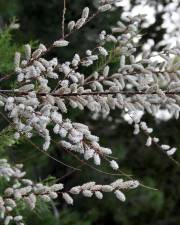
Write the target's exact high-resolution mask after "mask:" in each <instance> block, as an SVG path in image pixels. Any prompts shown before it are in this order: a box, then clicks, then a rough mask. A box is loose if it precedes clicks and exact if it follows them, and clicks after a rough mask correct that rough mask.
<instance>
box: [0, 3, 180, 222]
mask: <svg viewBox="0 0 180 225" xmlns="http://www.w3.org/2000/svg"><path fill="white" fill-rule="evenodd" d="M116 2H117V1H114V0H101V1H100V2H99V8H98V10H97V12H96V13H94V14H93V15H91V14H90V10H89V8H88V7H86V8H84V9H83V11H82V16H81V18H80V19H78V20H77V21H70V22H69V23H68V25H67V28H66V27H65V13H66V1H64V11H63V19H62V36H61V38H59V39H58V40H55V41H54V42H53V43H52V45H50V46H49V47H46V46H45V45H44V44H40V45H39V47H38V48H37V49H35V50H34V49H32V48H31V46H30V44H26V45H25V46H24V53H25V54H24V55H22V54H21V53H20V52H16V54H15V59H14V67H15V68H14V72H13V73H11V74H7V75H4V76H3V77H2V78H1V79H0V82H4V81H6V80H8V79H9V78H11V76H12V75H14V74H16V86H15V88H13V89H11V88H10V89H1V90H0V106H1V107H2V109H3V110H4V112H3V113H2V116H3V117H4V118H5V120H6V121H8V123H9V127H11V129H12V130H13V133H14V139H15V140H14V141H16V140H18V139H20V138H21V137H23V138H25V139H27V140H30V139H31V138H32V137H33V136H34V135H38V137H41V138H43V140H44V143H43V146H42V149H43V151H44V152H47V154H48V149H49V147H50V145H51V144H53V143H54V140H53V139H52V137H51V132H53V133H54V134H55V135H57V136H59V143H58V144H60V145H61V147H62V149H64V151H66V152H68V153H69V154H72V155H73V156H75V157H78V159H79V155H81V156H82V158H83V159H80V161H81V162H82V163H85V164H86V162H87V161H89V160H93V161H94V164H95V166H100V165H101V161H103V160H104V161H106V162H107V163H108V164H109V166H110V167H111V168H112V170H114V171H116V172H117V174H118V173H119V174H121V175H124V176H126V178H127V180H126V181H124V180H123V179H117V180H115V181H113V182H112V183H110V184H105V185H104V184H96V183H95V182H94V181H90V182H88V183H85V184H83V185H78V186H75V187H72V188H71V189H69V190H66V189H65V188H64V184H62V183H56V184H53V185H51V186H48V185H46V184H43V183H35V182H33V181H32V180H29V179H27V178H25V174H26V173H25V172H24V171H22V167H23V165H21V164H17V165H10V164H9V163H8V161H7V160H6V159H1V160H0V177H2V179H6V180H7V182H8V187H6V189H5V190H4V191H3V193H2V195H1V197H0V212H1V218H2V220H3V222H4V224H5V225H8V224H9V223H10V222H14V223H15V224H18V225H23V224H24V223H23V217H22V215H19V214H18V213H17V210H16V209H17V208H18V205H19V204H20V203H22V204H26V205H27V206H29V208H30V209H34V208H35V207H36V202H37V199H38V198H40V199H42V200H43V201H44V202H49V201H52V200H54V199H56V198H57V197H58V196H60V197H62V198H63V199H64V200H65V202H66V203H67V204H70V205H72V204H73V201H74V200H73V196H74V195H79V194H82V195H83V196H85V197H92V196H93V195H94V196H95V197H96V198H98V199H102V198H103V194H104V193H105V192H113V193H114V194H115V196H116V197H117V199H119V200H120V201H122V202H124V201H125V199H126V197H125V193H124V192H125V191H126V190H128V189H134V188H137V187H138V186H144V185H143V184H141V183H140V182H139V181H137V180H134V179H132V178H131V176H129V175H126V174H123V173H122V171H120V170H119V165H118V162H117V160H116V159H115V158H114V157H113V156H111V154H112V152H113V150H111V149H109V148H108V147H104V146H101V144H100V141H99V137H97V136H95V135H94V134H92V133H91V131H90V129H89V127H88V126H87V125H86V124H83V123H79V122H75V121H72V120H71V119H70V118H69V117H68V116H67V115H68V114H67V113H68V112H69V111H70V110H71V109H75V108H77V109H79V110H82V111H83V110H84V111H85V110H86V111H90V113H91V115H92V117H93V118H96V119H98V118H100V117H103V118H104V119H107V118H108V117H109V115H110V113H111V111H113V110H115V109H117V110H119V111H120V112H121V113H122V116H124V115H128V116H129V120H128V121H129V123H131V124H132V126H133V127H134V134H135V135H137V134H139V132H143V133H144V134H145V135H146V136H147V142H146V146H147V147H150V146H151V145H152V144H155V145H156V146H157V147H158V148H160V149H161V150H162V152H163V153H164V154H166V155H167V156H168V157H169V158H170V159H172V160H174V159H173V158H172V155H173V154H174V153H175V152H176V147H173V146H169V145H167V144H164V143H160V140H159V138H158V137H155V136H154V135H153V129H152V128H150V127H148V125H147V124H146V122H145V121H142V115H143V114H146V113H148V114H151V115H152V116H154V117H155V116H156V113H157V112H158V111H159V110H160V109H167V110H168V111H169V112H170V113H171V115H172V116H173V117H175V118H176V119H178V118H179V111H180V106H179V105H180V97H179V92H180V81H179V77H180V70H179V65H180V64H179V62H178V61H177V59H178V57H179V55H180V48H179V47H176V48H172V49H169V48H168V47H166V48H164V49H163V51H162V52H159V53H158V56H159V58H161V60H160V61H158V60H157V53H156V54H154V53H153V52H146V51H144V52H142V53H141V54H140V55H139V56H138V57H137V47H138V44H139V42H138V40H139V37H140V28H141V22H142V21H143V20H145V17H144V15H139V16H135V17H131V16H127V17H123V18H122V20H121V21H117V24H116V25H115V26H114V27H112V32H109V33H108V32H107V31H101V32H100V34H99V36H98V40H97V45H96V46H95V47H94V48H93V49H88V50H87V51H86V52H85V53H84V55H83V56H80V55H79V54H77V53H76V54H75V55H74V57H73V58H72V59H70V60H69V61H65V62H62V63H60V61H59V59H57V58H52V59H48V57H46V55H47V53H49V52H51V51H52V50H54V49H56V48H68V47H69V46H70V44H71V43H70V41H69V37H70V36H71V35H73V34H74V32H76V31H78V30H79V29H81V28H82V27H83V26H85V25H86V24H88V23H89V22H90V21H91V20H92V19H94V18H95V17H96V16H98V15H99V14H101V13H105V12H108V11H109V10H111V9H112V8H114V7H115V4H116ZM113 58H115V59H116V60H117V61H118V63H117V66H116V68H114V67H111V61H112V60H113ZM62 60H63V59H61V61H62ZM98 62H101V63H100V66H99V67H98V68H97V69H96V68H95V66H94V65H96V64H97V63H98ZM87 67H88V68H90V70H88V71H92V72H90V73H89V74H88V72H87V74H86V73H84V72H82V71H84V70H83V69H82V68H87ZM52 126H53V128H52V129H51V127H52ZM88 165H89V164H88Z"/></svg>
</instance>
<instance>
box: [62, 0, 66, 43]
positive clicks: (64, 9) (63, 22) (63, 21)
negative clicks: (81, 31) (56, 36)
mask: <svg viewBox="0 0 180 225" xmlns="http://www.w3.org/2000/svg"><path fill="white" fill-rule="evenodd" d="M65 15H66V0H64V8H63V16H62V39H64V34H65V32H64V26H65Z"/></svg>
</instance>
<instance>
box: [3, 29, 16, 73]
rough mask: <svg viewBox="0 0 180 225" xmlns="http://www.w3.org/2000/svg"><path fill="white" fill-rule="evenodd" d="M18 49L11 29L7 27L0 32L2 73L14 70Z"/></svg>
mask: <svg viewBox="0 0 180 225" xmlns="http://www.w3.org/2000/svg"><path fill="white" fill-rule="evenodd" d="M17 49H18V48H17V45H16V44H14V43H12V35H11V29H10V28H9V27H7V28H5V29H4V30H3V31H2V32H1V33H0V74H3V75H4V74H5V73H7V72H10V71H12V70H13V58H14V53H15V51H16V50H17ZM1 76H2V75H1Z"/></svg>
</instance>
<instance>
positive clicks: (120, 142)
mask: <svg viewBox="0 0 180 225" xmlns="http://www.w3.org/2000/svg"><path fill="white" fill-rule="evenodd" d="M154 2H155V3H157V2H162V4H164V5H166V4H167V2H168V1H152V4H154ZM67 3H68V8H67V15H66V21H70V20H71V19H72V18H74V19H78V18H79V16H80V15H81V11H82V9H83V8H84V7H85V6H89V7H90V8H91V10H92V12H93V11H95V10H96V2H95V1H93V0H86V1H84V0H69V1H67ZM149 3H151V1H149ZM135 4H137V2H136V1H132V6H133V5H135ZM62 9H63V1H62V0H31V1H28V0H27V1H26V0H0V76H2V75H3V74H4V73H5V72H6V73H8V72H10V71H12V67H13V65H12V62H13V55H14V52H15V51H16V50H17V49H20V50H21V48H22V47H21V46H22V45H23V44H25V43H27V42H31V43H33V45H34V46H36V44H37V43H39V42H42V43H46V44H49V43H51V42H52V40H55V39H56V38H58V37H59V34H60V32H61V17H62ZM120 13H121V9H119V10H118V11H113V12H111V13H110V14H108V15H103V16H101V17H99V18H97V19H96V20H95V21H92V22H91V23H90V24H89V26H88V27H85V28H83V29H82V30H81V31H80V32H79V33H76V34H75V35H74V36H73V37H71V39H70V41H72V43H71V47H70V48H67V49H66V50H65V51H62V50H61V51H57V52H52V53H51V55H49V56H48V57H51V56H59V57H60V58H61V60H65V59H67V58H68V57H72V56H73V54H74V53H82V52H83V51H84V50H86V49H89V48H91V47H93V46H94V44H95V40H96V37H97V34H98V32H99V31H101V30H103V29H109V27H110V26H111V25H113V24H114V23H115V22H116V21H117V20H118V19H119V18H120ZM162 16H163V15H162V14H159V13H157V15H156V19H157V20H156V22H155V23H154V24H153V25H151V26H150V27H148V28H147V29H145V30H143V31H142V33H143V34H144V38H143V39H142V42H146V40H147V39H149V38H152V37H153V38H154V40H155V42H156V43H158V42H159V41H160V40H161V39H162V37H163V34H164V32H165V30H164V29H160V30H159V31H158V32H157V27H159V26H160V25H161V23H162ZM13 18H17V21H18V22H19V23H20V29H18V30H14V31H9V29H7V28H6V26H7V25H8V24H9V23H10V21H12V19H13ZM104 21H106V22H104ZM1 85H2V86H1V88H2V87H7V86H9V85H14V83H13V80H11V81H8V82H4V83H2V84H1ZM69 117H70V118H71V119H72V120H76V121H81V122H82V121H83V122H84V123H86V124H88V125H89V126H90V128H91V130H92V132H93V133H94V134H97V135H99V136H100V137H101V143H102V144H104V145H105V146H108V147H111V148H112V149H113V150H114V156H117V157H118V158H119V164H120V168H121V169H122V170H123V171H125V172H126V173H128V174H132V175H133V176H134V177H135V178H137V179H140V180H141V181H142V182H143V183H144V184H146V185H148V186H151V187H155V188H158V191H153V190H149V189H145V188H139V189H138V190H135V191H131V192H128V193H127V201H126V202H125V203H121V202H119V201H118V200H117V199H116V198H115V197H114V196H113V195H112V194H106V195H105V196H104V199H103V200H102V201H100V200H97V199H95V198H92V199H87V198H83V197H78V198H77V199H76V200H75V204H74V206H73V207H69V206H67V205H66V204H65V203H64V202H63V201H62V200H61V199H59V201H57V202H56V204H55V205H45V204H44V203H41V202H39V204H38V208H37V210H36V211H33V212H29V211H27V210H24V209H23V207H22V211H23V212H24V213H25V217H26V223H27V224H28V225H39V224H43V225H71V224H72V225H110V224H113V225H179V224H180V216H179V215H180V209H179V206H180V167H178V165H176V164H175V163H174V162H172V161H171V160H170V159H169V158H168V157H166V156H165V155H163V154H162V153H161V152H160V151H159V150H158V149H156V147H152V148H150V149H147V148H146V147H145V146H144V145H145V142H146V137H144V136H143V135H139V136H134V135H133V134H132V133H133V129H132V127H131V126H130V125H128V124H127V123H125V122H124V121H123V120H122V119H121V115H120V112H119V111H115V112H113V113H112V117H113V118H116V119H118V121H119V122H118V123H117V122H116V121H117V120H116V121H115V120H112V121H105V120H103V119H98V121H94V120H92V119H91V116H90V115H88V114H87V113H83V112H80V111H78V110H73V111H71V113H70V114H69ZM145 120H146V121H147V122H148V124H149V126H152V127H154V128H155V134H156V136H158V137H159V138H160V139H161V141H162V142H163V143H166V144H169V145H173V146H177V147H179V146H180V138H179V131H180V122H179V121H175V120H169V121H168V122H165V123H161V122H159V121H155V120H154V119H153V118H151V117H150V116H146V117H145ZM115 124H116V125H115ZM6 126H7V123H6V121H5V120H4V119H3V118H0V128H1V133H0V157H3V156H6V155H7V153H8V156H9V158H10V160H11V161H12V162H22V163H24V164H25V168H26V170H27V173H28V176H29V177H31V178H32V179H34V180H36V181H40V180H44V179H46V182H53V177H56V178H62V179H61V180H60V181H61V182H63V183H65V184H67V187H71V186H72V185H77V184H81V183H83V182H86V181H88V180H95V181H97V182H98V183H108V182H111V181H113V180H114V179H116V177H112V176H107V175H104V174H101V173H97V172H96V171H94V170H92V169H90V168H88V167H83V172H75V173H72V174H71V175H69V176H67V177H63V176H64V174H66V173H69V172H70V169H68V168H66V167H63V166H62V165H60V164H59V163H57V162H55V161H54V160H52V159H50V158H48V157H47V156H46V155H44V154H43V153H42V152H39V151H38V150H37V149H36V148H34V146H33V145H32V144H31V143H29V142H27V141H26V140H21V141H19V142H18V143H17V142H16V141H15V140H14V139H13V135H12V133H11V131H10V130H8V131H7V130H6V129H4V128H5V127H6ZM54 139H56V137H54ZM32 141H33V143H35V144H36V145H37V146H40V144H41V140H39V138H38V137H34V138H33V140H32ZM56 141H58V139H57V140H56ZM50 154H51V155H52V156H53V157H55V158H57V159H59V160H62V161H63V162H66V163H68V164H70V165H73V166H79V165H80V162H78V161H77V160H75V159H74V158H73V157H71V156H69V155H67V154H65V153H64V152H62V149H60V148H59V147H58V145H52V146H51V149H50ZM175 158H176V160H178V161H180V153H179V151H178V152H177V154H176V156H175ZM103 170H106V171H109V168H108V166H107V165H103ZM0 186H1V188H2V187H3V184H0Z"/></svg>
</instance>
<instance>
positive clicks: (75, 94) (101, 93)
mask: <svg viewBox="0 0 180 225" xmlns="http://www.w3.org/2000/svg"><path fill="white" fill-rule="evenodd" d="M163 93H164V94H165V95H179V94H180V91H176V92H174V91H164V92H163ZM0 94H13V95H18V96H23V95H28V94H29V92H25V91H16V90H1V89H0ZM116 94H123V95H130V96H132V95H158V94H159V93H158V92H151V93H147V92H142V91H101V92H98V91H96V92H84V93H68V94H58V93H46V92H37V93H36V95H37V96H47V95H51V96H54V97H61V98H65V97H72V96H88V95H93V96H95V95H97V96H98V95H105V96H106V95H116Z"/></svg>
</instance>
